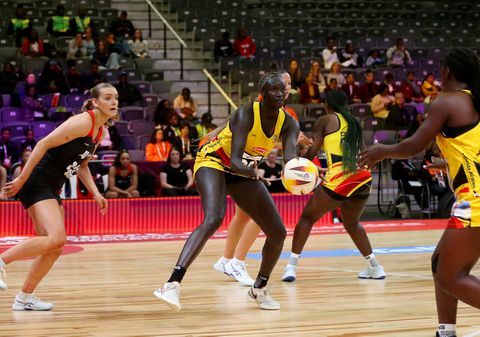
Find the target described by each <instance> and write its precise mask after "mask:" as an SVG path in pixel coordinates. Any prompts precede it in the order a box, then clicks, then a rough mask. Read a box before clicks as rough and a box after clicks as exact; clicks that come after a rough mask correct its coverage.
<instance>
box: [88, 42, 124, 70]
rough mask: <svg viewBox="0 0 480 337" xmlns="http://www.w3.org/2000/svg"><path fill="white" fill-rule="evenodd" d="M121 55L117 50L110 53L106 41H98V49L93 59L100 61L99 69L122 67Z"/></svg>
mask: <svg viewBox="0 0 480 337" xmlns="http://www.w3.org/2000/svg"><path fill="white" fill-rule="evenodd" d="M119 58H120V55H119V54H118V53H116V52H112V53H109V52H108V49H107V47H106V45H105V42H104V41H98V44H97V50H95V53H94V54H93V59H94V60H96V61H97V62H98V63H99V65H100V66H99V69H100V70H105V69H115V70H117V69H120V68H121V66H120V59H119Z"/></svg>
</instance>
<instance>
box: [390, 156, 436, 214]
mask: <svg viewBox="0 0 480 337" xmlns="http://www.w3.org/2000/svg"><path fill="white" fill-rule="evenodd" d="M392 179H393V180H398V181H399V189H401V190H402V191H403V193H405V194H412V195H413V197H414V198H415V201H416V202H417V204H418V206H420V208H421V209H422V211H426V210H428V207H429V205H428V193H427V190H426V184H425V181H426V180H427V179H428V172H426V171H425V170H422V169H419V168H417V167H415V164H414V163H413V162H412V161H411V160H410V159H402V160H395V161H394V162H393V164H392Z"/></svg>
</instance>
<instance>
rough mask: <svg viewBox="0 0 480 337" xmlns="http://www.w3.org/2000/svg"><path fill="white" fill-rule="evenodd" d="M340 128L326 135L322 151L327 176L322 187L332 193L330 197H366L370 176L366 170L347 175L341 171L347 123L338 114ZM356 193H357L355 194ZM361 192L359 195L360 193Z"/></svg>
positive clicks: (369, 188) (369, 185)
mask: <svg viewBox="0 0 480 337" xmlns="http://www.w3.org/2000/svg"><path fill="white" fill-rule="evenodd" d="M335 115H336V116H337V117H338V120H339V123H340V126H339V128H338V130H337V131H335V132H332V133H330V134H328V135H326V136H325V137H324V139H323V145H322V150H323V151H324V152H325V154H326V155H327V166H328V167H327V168H328V171H327V174H326V175H325V182H324V183H323V187H324V188H326V189H327V192H328V190H330V191H332V192H334V194H333V195H332V194H331V196H332V197H339V198H344V197H356V196H358V197H368V195H369V194H370V192H371V184H370V182H371V181H372V174H371V173H370V171H367V170H358V171H356V172H351V173H347V172H345V171H344V169H343V152H342V147H341V146H342V138H343V135H344V134H345V133H346V132H347V130H348V123H347V121H346V120H345V118H343V116H342V115H341V114H339V113H335ZM355 192H358V193H355ZM360 192H361V193H360Z"/></svg>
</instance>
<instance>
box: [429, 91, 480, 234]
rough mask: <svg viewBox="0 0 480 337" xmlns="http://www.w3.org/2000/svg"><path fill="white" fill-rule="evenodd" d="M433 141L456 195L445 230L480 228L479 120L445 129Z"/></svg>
mask: <svg viewBox="0 0 480 337" xmlns="http://www.w3.org/2000/svg"><path fill="white" fill-rule="evenodd" d="M464 91H465V92H467V93H468V94H471V93H470V91H469V90H464ZM436 138H437V139H436V140H437V145H438V147H439V149H440V151H441V152H442V155H443V157H444V158H445V159H446V161H447V174H448V181H449V183H450V187H451V189H452V191H453V192H454V193H455V203H454V204H453V208H452V213H451V215H452V217H451V218H450V221H449V222H448V228H466V227H480V173H479V171H480V144H479V142H478V140H479V139H480V121H477V122H475V123H473V124H470V125H465V126H461V127H447V126H444V127H443V128H442V130H441V132H440V133H439V134H438V135H437V137H436Z"/></svg>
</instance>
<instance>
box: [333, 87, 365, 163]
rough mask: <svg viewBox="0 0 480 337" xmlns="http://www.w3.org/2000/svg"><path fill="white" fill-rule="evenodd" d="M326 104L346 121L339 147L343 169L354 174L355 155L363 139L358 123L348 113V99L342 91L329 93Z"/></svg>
mask: <svg viewBox="0 0 480 337" xmlns="http://www.w3.org/2000/svg"><path fill="white" fill-rule="evenodd" d="M326 102H327V104H328V105H329V106H330V107H331V108H332V109H333V110H335V111H336V112H338V113H339V114H341V115H342V117H343V118H345V120H346V121H347V124H348V130H347V132H346V133H345V134H343V136H342V140H341V145H340V146H341V149H342V153H343V169H344V171H346V172H355V171H356V170H357V155H358V153H359V152H360V149H361V146H362V139H363V135H362V128H361V126H360V123H359V122H358V121H357V120H356V119H355V118H354V117H353V116H352V114H351V113H350V108H349V107H348V98H347V95H346V94H345V93H344V92H343V91H341V90H331V91H329V92H328V93H327V97H326Z"/></svg>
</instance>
